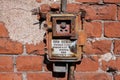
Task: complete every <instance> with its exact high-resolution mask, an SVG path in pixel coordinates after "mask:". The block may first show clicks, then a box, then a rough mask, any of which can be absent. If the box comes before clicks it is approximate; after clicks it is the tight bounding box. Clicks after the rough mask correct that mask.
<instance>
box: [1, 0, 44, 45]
mask: <svg viewBox="0 0 120 80" xmlns="http://www.w3.org/2000/svg"><path fill="white" fill-rule="evenodd" d="M39 6H40V4H38V3H37V2H36V1H34V0H1V1H0V21H3V22H4V23H5V24H6V28H7V29H8V31H9V36H10V38H11V39H12V40H13V41H18V42H21V43H23V44H25V43H28V44H37V43H39V42H41V41H42V40H43V35H44V33H45V31H44V30H40V29H39V24H36V25H33V24H34V23H36V22H38V21H37V19H36V16H35V15H31V10H32V9H34V8H37V7H39Z"/></svg>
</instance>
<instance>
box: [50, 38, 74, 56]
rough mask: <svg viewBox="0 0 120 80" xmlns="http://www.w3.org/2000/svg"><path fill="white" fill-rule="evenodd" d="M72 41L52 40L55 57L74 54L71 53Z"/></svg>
mask: <svg viewBox="0 0 120 80" xmlns="http://www.w3.org/2000/svg"><path fill="white" fill-rule="evenodd" d="M71 43H72V41H70V40H66V39H63V40H57V39H54V40H52V49H53V52H52V54H53V55H54V56H71V55H72V54H73V53H72V52H71V51H70V48H69V46H70V45H71Z"/></svg>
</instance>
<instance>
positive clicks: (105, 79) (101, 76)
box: [75, 73, 112, 80]
mask: <svg viewBox="0 0 120 80" xmlns="http://www.w3.org/2000/svg"><path fill="white" fill-rule="evenodd" d="M75 77H76V79H75V80H112V76H111V75H109V74H106V73H76V74H75Z"/></svg>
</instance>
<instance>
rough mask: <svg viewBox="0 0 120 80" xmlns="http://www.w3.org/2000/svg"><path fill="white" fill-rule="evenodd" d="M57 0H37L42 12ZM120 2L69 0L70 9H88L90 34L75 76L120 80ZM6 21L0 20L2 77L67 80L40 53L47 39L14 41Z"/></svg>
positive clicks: (1, 79) (86, 79)
mask: <svg viewBox="0 0 120 80" xmlns="http://www.w3.org/2000/svg"><path fill="white" fill-rule="evenodd" d="M54 1H56V2H53V1H52V0H36V2H38V4H39V5H41V9H42V11H43V12H48V11H49V10H50V8H59V0H54ZM47 2H48V3H49V4H46V3H47ZM50 3H51V4H50ZM119 5H120V0H69V3H68V5H67V11H68V12H70V13H71V12H79V10H80V9H83V10H85V11H86V12H87V13H86V16H85V20H84V24H83V26H84V28H85V30H86V32H87V37H88V38H87V42H86V44H85V47H84V55H83V59H82V61H81V63H80V64H78V65H77V66H76V70H75V78H76V79H75V80H120V21H119V20H120V6H119ZM5 24H6V22H0V80H66V77H65V78H55V77H53V76H52V73H51V71H49V70H50V65H49V69H47V67H48V66H47V65H46V64H45V63H44V57H43V56H40V55H43V54H44V43H42V42H40V43H37V44H36V45H34V44H27V43H24V44H23V43H20V42H18V41H13V40H12V39H11V38H10V35H9V31H8V30H7V28H6V27H7V26H6V25H5ZM21 24H22V23H21ZM33 34H34V33H33Z"/></svg>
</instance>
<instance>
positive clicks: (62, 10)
mask: <svg viewBox="0 0 120 80" xmlns="http://www.w3.org/2000/svg"><path fill="white" fill-rule="evenodd" d="M66 6H67V0H61V12H63V13H65V12H66Z"/></svg>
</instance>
